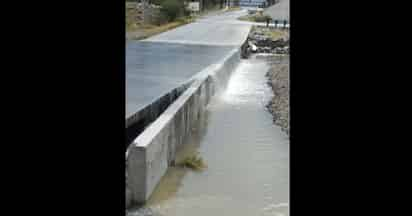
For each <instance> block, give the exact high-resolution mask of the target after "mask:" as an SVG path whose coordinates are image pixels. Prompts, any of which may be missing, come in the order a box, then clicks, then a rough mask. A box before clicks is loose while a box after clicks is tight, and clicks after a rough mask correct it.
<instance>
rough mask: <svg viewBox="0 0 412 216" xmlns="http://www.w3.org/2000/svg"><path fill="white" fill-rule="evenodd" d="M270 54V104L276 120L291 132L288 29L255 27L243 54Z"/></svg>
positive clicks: (284, 129)
mask: <svg viewBox="0 0 412 216" xmlns="http://www.w3.org/2000/svg"><path fill="white" fill-rule="evenodd" d="M253 53H256V54H261V53H265V54H272V55H270V56H267V57H266V59H267V60H268V61H269V64H270V66H271V67H270V70H269V72H268V73H267V77H268V84H269V85H270V86H271V87H272V89H273V98H272V100H271V101H270V102H269V104H268V105H267V108H268V110H269V111H270V112H271V113H272V114H273V121H274V123H275V124H277V125H279V126H280V127H281V128H282V130H283V131H285V132H286V133H287V134H288V135H289V32H288V31H284V30H281V29H273V28H267V27H264V26H254V27H253V28H252V30H251V32H250V33H249V36H248V39H247V41H246V42H245V44H244V45H243V46H242V57H243V58H248V57H249V55H250V54H253Z"/></svg>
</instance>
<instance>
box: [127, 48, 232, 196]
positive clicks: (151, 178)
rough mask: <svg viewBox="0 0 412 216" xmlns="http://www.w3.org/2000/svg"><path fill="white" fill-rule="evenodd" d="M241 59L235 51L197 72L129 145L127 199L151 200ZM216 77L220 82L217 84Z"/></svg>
mask: <svg viewBox="0 0 412 216" xmlns="http://www.w3.org/2000/svg"><path fill="white" fill-rule="evenodd" d="M239 59H240V50H239V49H234V50H232V51H231V52H230V53H229V55H227V56H226V57H225V58H224V59H223V60H222V61H221V62H219V63H218V64H214V65H211V66H210V67H208V68H206V69H205V70H203V71H202V72H200V73H198V74H197V75H196V76H195V77H194V79H193V81H192V82H193V83H192V84H191V85H190V86H189V87H188V89H187V90H186V91H185V92H184V93H183V94H182V95H181V96H180V97H179V98H178V99H177V100H176V101H174V102H173V104H171V105H170V107H168V108H167V109H166V111H165V112H164V113H162V115H160V116H159V117H158V119H156V121H155V122H153V123H152V124H151V125H150V126H149V127H148V128H147V129H145V130H144V131H143V132H142V133H141V134H140V135H139V136H138V137H137V138H136V139H135V140H134V141H133V143H132V144H130V146H129V147H128V149H127V152H126V162H127V165H126V176H127V177H126V178H127V183H126V185H127V188H126V190H129V191H130V195H129V196H130V197H127V199H129V200H131V201H133V202H135V203H144V202H145V201H146V200H147V199H148V198H149V197H150V195H151V194H152V192H153V190H154V189H155V187H156V186H157V184H158V183H159V181H160V180H161V178H162V177H163V175H164V174H165V173H166V171H167V169H168V167H169V165H173V164H174V161H175V156H176V150H177V149H178V148H179V147H180V146H181V145H182V144H183V143H184V141H185V139H186V138H187V137H188V135H189V134H190V132H191V128H192V126H193V125H194V124H195V123H196V122H197V121H198V119H199V118H200V116H201V115H202V113H203V112H204V108H205V107H206V105H207V104H208V102H209V100H210V99H211V97H212V96H213V95H214V93H215V92H216V88H217V85H218V84H221V82H222V81H224V80H227V78H228V77H230V73H231V72H232V71H233V70H234V68H235V67H236V65H237V63H238V62H239ZM216 77H217V78H219V80H220V83H216Z"/></svg>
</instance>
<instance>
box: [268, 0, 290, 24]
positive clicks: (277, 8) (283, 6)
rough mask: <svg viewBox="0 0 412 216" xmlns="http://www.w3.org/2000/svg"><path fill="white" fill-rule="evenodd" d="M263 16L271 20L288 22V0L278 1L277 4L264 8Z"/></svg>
mask: <svg viewBox="0 0 412 216" xmlns="http://www.w3.org/2000/svg"><path fill="white" fill-rule="evenodd" d="M263 14H267V15H269V16H271V17H272V19H277V20H284V19H286V20H289V0H280V2H279V3H277V4H274V5H272V6H270V7H268V8H266V9H265V11H264V12H263Z"/></svg>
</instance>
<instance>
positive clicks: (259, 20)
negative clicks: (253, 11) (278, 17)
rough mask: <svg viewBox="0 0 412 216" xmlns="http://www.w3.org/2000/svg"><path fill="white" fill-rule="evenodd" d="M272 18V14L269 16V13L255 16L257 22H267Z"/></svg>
mask: <svg viewBox="0 0 412 216" xmlns="http://www.w3.org/2000/svg"><path fill="white" fill-rule="evenodd" d="M268 19H269V20H271V19H272V18H271V17H270V16H268V15H264V16H263V15H262V16H259V15H258V16H255V17H254V20H255V22H266V20H268Z"/></svg>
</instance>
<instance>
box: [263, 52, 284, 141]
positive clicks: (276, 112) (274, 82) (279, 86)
mask: <svg viewBox="0 0 412 216" xmlns="http://www.w3.org/2000/svg"><path fill="white" fill-rule="evenodd" d="M267 77H268V84H269V85H270V86H271V87H272V90H273V98H272V100H271V101H270V102H269V104H268V105H267V108H268V110H269V111H270V112H271V113H272V114H273V121H274V122H275V124H277V125H279V126H280V127H281V128H282V130H283V131H285V132H286V133H287V134H288V135H289V57H288V56H286V57H283V59H282V61H280V62H279V61H277V62H276V63H271V68H270V70H269V72H268V73H267Z"/></svg>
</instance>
